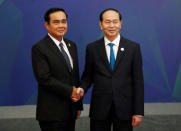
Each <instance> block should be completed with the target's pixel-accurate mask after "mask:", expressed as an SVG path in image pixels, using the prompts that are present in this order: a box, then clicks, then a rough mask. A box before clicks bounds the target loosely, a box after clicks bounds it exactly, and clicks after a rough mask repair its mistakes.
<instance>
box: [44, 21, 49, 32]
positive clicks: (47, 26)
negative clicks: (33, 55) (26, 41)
mask: <svg viewBox="0 0 181 131" xmlns="http://www.w3.org/2000/svg"><path fill="white" fill-rule="evenodd" d="M44 25H45V27H46V29H47V30H48V29H49V24H48V22H46V21H45V22H44Z"/></svg>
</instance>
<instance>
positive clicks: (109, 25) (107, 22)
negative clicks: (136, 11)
mask: <svg viewBox="0 0 181 131" xmlns="http://www.w3.org/2000/svg"><path fill="white" fill-rule="evenodd" d="M102 18H103V20H102V21H100V22H99V24H100V27H101V29H102V30H103V31H104V34H105V36H106V37H107V38H108V39H109V40H110V41H113V40H114V39H115V38H116V37H117V36H118V34H119V31H120V29H121V25H122V21H120V19H119V14H118V13H117V12H115V11H112V10H109V11H106V12H104V14H103V16H102Z"/></svg>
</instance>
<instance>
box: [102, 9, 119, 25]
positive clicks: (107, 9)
mask: <svg viewBox="0 0 181 131" xmlns="http://www.w3.org/2000/svg"><path fill="white" fill-rule="evenodd" d="M110 10H112V11H115V12H117V13H118V14H119V19H120V21H121V20H122V15H121V13H120V12H119V11H118V10H116V9H114V8H108V9H105V10H103V11H102V12H101V14H100V15H99V20H100V21H101V22H102V20H103V14H104V13H105V12H107V11H110Z"/></svg>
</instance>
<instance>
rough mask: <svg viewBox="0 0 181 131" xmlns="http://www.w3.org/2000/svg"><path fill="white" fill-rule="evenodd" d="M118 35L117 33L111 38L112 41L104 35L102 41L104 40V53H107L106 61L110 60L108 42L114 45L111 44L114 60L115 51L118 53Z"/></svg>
mask: <svg viewBox="0 0 181 131" xmlns="http://www.w3.org/2000/svg"><path fill="white" fill-rule="evenodd" d="M120 39H121V37H120V35H118V36H117V37H116V39H115V40H113V41H112V42H111V41H109V40H108V39H107V38H106V36H105V37H104V42H105V49H106V54H107V58H108V61H109V62H110V48H111V47H110V46H109V45H108V44H109V43H113V44H114V46H113V51H114V57H115V60H116V57H117V53H118V48H119V42H120Z"/></svg>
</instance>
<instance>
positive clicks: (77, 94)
mask: <svg viewBox="0 0 181 131" xmlns="http://www.w3.org/2000/svg"><path fill="white" fill-rule="evenodd" d="M83 95H84V90H83V89H82V88H80V87H78V88H76V87H75V86H73V91H72V95H71V97H70V98H71V100H72V101H73V102H77V101H78V100H80V99H81V98H82V97H83Z"/></svg>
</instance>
